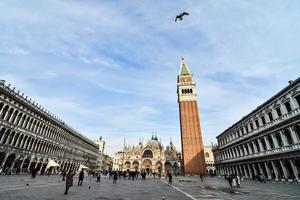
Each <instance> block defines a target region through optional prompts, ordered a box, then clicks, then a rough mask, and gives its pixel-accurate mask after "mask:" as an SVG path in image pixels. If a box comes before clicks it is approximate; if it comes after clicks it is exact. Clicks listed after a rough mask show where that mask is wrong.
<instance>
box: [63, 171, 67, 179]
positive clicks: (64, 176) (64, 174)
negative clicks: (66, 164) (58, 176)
mask: <svg viewBox="0 0 300 200" xmlns="http://www.w3.org/2000/svg"><path fill="white" fill-rule="evenodd" d="M66 175H67V172H66V171H63V173H62V177H63V178H62V181H65V178H66Z"/></svg>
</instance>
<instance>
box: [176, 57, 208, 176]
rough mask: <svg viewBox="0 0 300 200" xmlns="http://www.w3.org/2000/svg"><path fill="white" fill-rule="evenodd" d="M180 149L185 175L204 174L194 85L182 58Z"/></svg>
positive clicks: (179, 82)
mask: <svg viewBox="0 0 300 200" xmlns="http://www.w3.org/2000/svg"><path fill="white" fill-rule="evenodd" d="M177 95H178V105H179V116H180V131H181V149H182V160H183V172H184V174H185V175H193V174H194V175H199V174H204V173H206V169H205V160H204V149H203V142H202V134H201V126H200V119H199V113H198V106H197V93H196V84H195V82H193V79H192V74H191V73H190V71H189V69H188V67H187V65H186V64H185V62H184V58H182V59H181V65H180V70H179V75H178V79H177Z"/></svg>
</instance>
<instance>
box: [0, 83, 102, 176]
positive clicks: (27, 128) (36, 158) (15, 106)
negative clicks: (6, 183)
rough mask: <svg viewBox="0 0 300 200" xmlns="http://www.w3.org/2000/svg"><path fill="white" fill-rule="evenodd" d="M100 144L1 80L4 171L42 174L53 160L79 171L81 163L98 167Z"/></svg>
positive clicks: (0, 162)
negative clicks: (34, 170)
mask: <svg viewBox="0 0 300 200" xmlns="http://www.w3.org/2000/svg"><path fill="white" fill-rule="evenodd" d="M97 154H98V146H97V145H96V144H95V143H93V142H92V141H91V140H89V139H88V138H86V137H85V136H83V135H82V134H80V133H79V132H78V131H76V130H74V129H73V128H71V127H70V126H69V125H67V124H66V123H65V122H63V121H62V120H60V119H59V118H57V117H56V116H54V115H53V114H51V113H49V112H48V111H47V110H46V109H44V108H42V107H41V106H39V105H38V104H37V103H35V102H34V101H33V100H31V99H28V97H27V96H26V97H24V94H20V92H19V91H16V90H15V88H11V86H10V84H9V85H6V84H5V83H4V81H1V82H0V169H1V171H2V173H16V172H17V173H18V172H20V173H21V172H28V171H30V170H32V169H34V168H35V169H37V171H38V172H40V173H43V172H45V170H47V169H48V168H49V167H50V166H49V165H48V164H49V163H50V161H51V163H53V161H54V162H56V163H57V164H59V167H57V168H56V169H57V170H59V171H63V170H77V169H78V168H79V166H80V164H83V165H85V166H88V167H89V168H90V169H93V168H94V167H95V166H96V161H97Z"/></svg>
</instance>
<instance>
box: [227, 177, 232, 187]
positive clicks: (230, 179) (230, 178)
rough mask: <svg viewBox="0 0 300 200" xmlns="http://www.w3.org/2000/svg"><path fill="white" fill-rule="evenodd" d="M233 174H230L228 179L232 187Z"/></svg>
mask: <svg viewBox="0 0 300 200" xmlns="http://www.w3.org/2000/svg"><path fill="white" fill-rule="evenodd" d="M232 180H233V179H232V175H229V176H228V177H227V181H228V183H229V186H230V188H231V189H232Z"/></svg>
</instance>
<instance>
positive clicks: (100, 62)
mask: <svg viewBox="0 0 300 200" xmlns="http://www.w3.org/2000/svg"><path fill="white" fill-rule="evenodd" d="M299 10H300V2H299V1H296V0H294V1H292V0H282V1H278V0H272V1H269V0H265V1H263V0H259V1H246V0H245V1H242V0H223V1H213V0H202V1H196V0H195V1H192V0H188V1H179V0H178V1H176V0H172V1H155V0H154V1H153V0H151V1H147V0H145V1H140V0H130V1H117V0H115V1H96V0H94V1H92V0H91V1H79V0H78V1H71V0H52V1H42V2H41V1H39V0H36V1H33V0H27V1H26V2H25V1H14V0H7V1H1V2H0V70H1V71H0V78H1V79H5V80H7V82H9V83H11V84H12V85H13V86H15V87H16V88H17V89H19V90H21V91H22V92H24V93H25V95H28V96H29V97H31V98H32V99H33V100H35V101H36V102H38V103H39V104H41V105H43V106H44V107H45V108H47V109H48V110H49V111H51V112H52V113H54V114H56V115H57V116H59V117H60V118H61V119H63V120H64V121H65V122H67V123H68V124H70V125H71V126H72V127H74V128H76V129H77V130H79V131H80V132H81V133H82V134H84V135H86V136H88V137H89V138H91V139H95V138H98V137H99V136H103V138H104V139H105V140H106V141H107V147H106V153H108V154H113V153H114V152H116V151H117V150H120V149H122V143H123V138H124V137H125V136H126V140H127V143H128V144H131V145H133V144H137V142H138V141H139V140H140V138H144V141H145V140H146V139H147V138H149V137H151V132H152V131H156V132H157V135H158V137H159V138H161V140H162V141H163V143H165V144H167V143H168V142H169V140H170V138H172V140H173V142H174V143H175V144H176V146H177V148H180V140H179V139H180V137H179V136H180V132H179V114H178V105H177V95H176V78H177V74H178V71H179V64H180V58H181V56H184V57H185V59H186V62H187V65H188V66H189V68H190V70H191V71H192V73H193V75H194V80H195V81H196V83H197V91H198V104H199V109H200V112H201V113H200V118H201V125H202V132H203V139H204V143H205V144H210V143H211V142H215V141H216V140H215V137H216V136H217V135H218V134H219V133H221V132H222V131H223V130H224V129H226V128H227V127H229V126H230V125H231V124H232V123H234V122H235V121H237V120H239V119H240V118H241V117H243V116H244V115H246V114H247V113H249V112H250V111H251V110H253V109H254V108H256V107H257V106H258V105H259V104H261V103H263V102H264V101H265V100H267V99H268V98H269V97H271V96H272V95H273V94H275V93H276V92H277V91H279V90H280V89H282V88H283V87H284V86H286V85H287V82H288V80H291V79H296V78H297V77H298V76H299V72H300V53H299V52H300V45H299V44H300V37H299V36H300V23H299V19H300V12H299ZM181 11H187V12H189V13H190V15H189V16H186V17H185V19H184V20H183V21H180V22H178V23H175V22H174V17H175V15H176V14H178V13H179V12H181Z"/></svg>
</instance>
